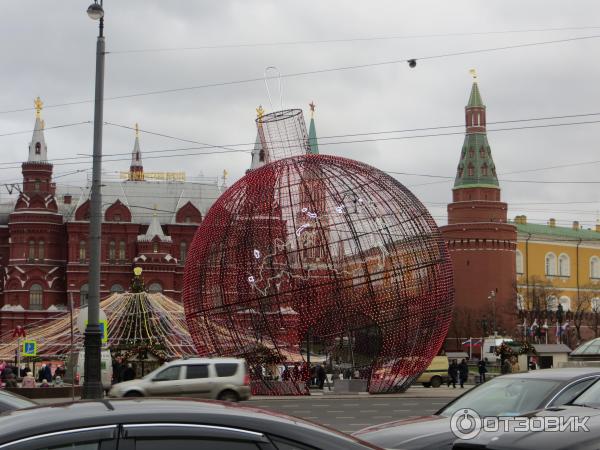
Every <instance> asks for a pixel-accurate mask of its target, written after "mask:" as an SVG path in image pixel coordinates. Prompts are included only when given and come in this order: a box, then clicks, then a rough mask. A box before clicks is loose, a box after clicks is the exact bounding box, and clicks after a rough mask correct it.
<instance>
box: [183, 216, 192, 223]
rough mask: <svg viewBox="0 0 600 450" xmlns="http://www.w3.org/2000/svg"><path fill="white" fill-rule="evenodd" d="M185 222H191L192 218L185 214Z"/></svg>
mask: <svg viewBox="0 0 600 450" xmlns="http://www.w3.org/2000/svg"><path fill="white" fill-rule="evenodd" d="M184 222H185V223H192V218H191V217H190V216H185V220H184Z"/></svg>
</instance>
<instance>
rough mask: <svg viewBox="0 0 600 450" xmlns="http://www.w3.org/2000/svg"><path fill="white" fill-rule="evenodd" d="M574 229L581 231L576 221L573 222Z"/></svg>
mask: <svg viewBox="0 0 600 450" xmlns="http://www.w3.org/2000/svg"><path fill="white" fill-rule="evenodd" d="M573 229H574V230H579V222H578V221H576V220H574V221H573Z"/></svg>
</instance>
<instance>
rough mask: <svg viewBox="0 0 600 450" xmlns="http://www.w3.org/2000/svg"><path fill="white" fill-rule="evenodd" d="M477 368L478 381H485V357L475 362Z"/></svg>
mask: <svg viewBox="0 0 600 450" xmlns="http://www.w3.org/2000/svg"><path fill="white" fill-rule="evenodd" d="M477 368H478V369H479V382H480V383H485V374H486V373H487V361H486V360H485V359H480V360H479V363H478V364H477Z"/></svg>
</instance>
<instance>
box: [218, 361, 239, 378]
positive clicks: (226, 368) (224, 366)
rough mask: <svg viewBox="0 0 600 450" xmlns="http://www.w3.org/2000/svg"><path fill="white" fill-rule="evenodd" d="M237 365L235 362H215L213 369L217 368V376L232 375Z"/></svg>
mask: <svg viewBox="0 0 600 450" xmlns="http://www.w3.org/2000/svg"><path fill="white" fill-rule="evenodd" d="M238 367H239V364H237V363H217V364H215V369H217V376H219V377H232V376H234V375H235V373H236V372H237V370H238Z"/></svg>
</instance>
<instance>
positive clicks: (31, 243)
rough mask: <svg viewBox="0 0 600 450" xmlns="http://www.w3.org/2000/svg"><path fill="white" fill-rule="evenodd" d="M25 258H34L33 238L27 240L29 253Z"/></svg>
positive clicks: (31, 259)
mask: <svg viewBox="0 0 600 450" xmlns="http://www.w3.org/2000/svg"><path fill="white" fill-rule="evenodd" d="M27 259H29V261H33V260H34V259H35V241H34V240H33V239H32V240H30V241H29V254H28V255H27Z"/></svg>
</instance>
